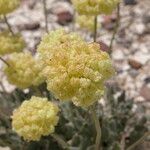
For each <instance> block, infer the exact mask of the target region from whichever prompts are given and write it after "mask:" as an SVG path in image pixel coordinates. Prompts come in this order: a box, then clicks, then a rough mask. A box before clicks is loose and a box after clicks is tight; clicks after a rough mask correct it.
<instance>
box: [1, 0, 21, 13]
mask: <svg viewBox="0 0 150 150" xmlns="http://www.w3.org/2000/svg"><path fill="white" fill-rule="evenodd" d="M19 4H20V0H0V15H5V14H7V13H10V12H12V11H13V10H14V9H16V8H17V7H18V6H19Z"/></svg>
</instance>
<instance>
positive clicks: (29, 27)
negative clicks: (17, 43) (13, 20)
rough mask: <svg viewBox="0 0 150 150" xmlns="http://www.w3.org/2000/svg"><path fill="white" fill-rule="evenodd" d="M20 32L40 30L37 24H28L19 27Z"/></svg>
mask: <svg viewBox="0 0 150 150" xmlns="http://www.w3.org/2000/svg"><path fill="white" fill-rule="evenodd" d="M18 28H19V29H20V30H37V29H39V28H40V24H39V22H30V23H26V24H22V25H19V26H18Z"/></svg>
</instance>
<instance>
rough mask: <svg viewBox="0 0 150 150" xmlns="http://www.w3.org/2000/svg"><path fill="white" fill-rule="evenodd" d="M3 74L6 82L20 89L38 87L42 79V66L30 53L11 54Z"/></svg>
mask: <svg viewBox="0 0 150 150" xmlns="http://www.w3.org/2000/svg"><path fill="white" fill-rule="evenodd" d="M7 63H8V64H9V66H5V69H4V72H5V74H6V76H7V79H8V81H9V82H10V83H11V84H14V85H16V86H17V87H19V88H21V89H25V88H29V87H30V86H38V85H40V84H41V83H42V82H43V81H44V78H43V76H42V74H41V70H42V65H41V63H40V62H39V60H38V59H36V58H34V57H33V56H32V55H31V53H29V52H25V53H23V52H22V53H13V54H11V55H10V57H9V59H8V60H7Z"/></svg>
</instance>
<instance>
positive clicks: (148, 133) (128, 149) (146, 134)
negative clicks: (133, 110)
mask: <svg viewBox="0 0 150 150" xmlns="http://www.w3.org/2000/svg"><path fill="white" fill-rule="evenodd" d="M149 135H150V132H147V133H145V134H144V136H142V137H141V138H140V139H139V140H138V141H137V142H135V143H134V144H133V145H131V146H130V147H128V148H127V150H133V149H134V148H135V147H136V146H137V145H139V144H141V143H142V142H144V140H145V138H146V137H147V136H149Z"/></svg>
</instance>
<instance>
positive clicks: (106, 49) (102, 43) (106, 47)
mask: <svg viewBox="0 0 150 150" xmlns="http://www.w3.org/2000/svg"><path fill="white" fill-rule="evenodd" d="M97 43H98V44H99V45H100V49H101V50H102V51H105V52H109V47H108V45H107V44H105V43H104V42H103V41H99V42H97Z"/></svg>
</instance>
